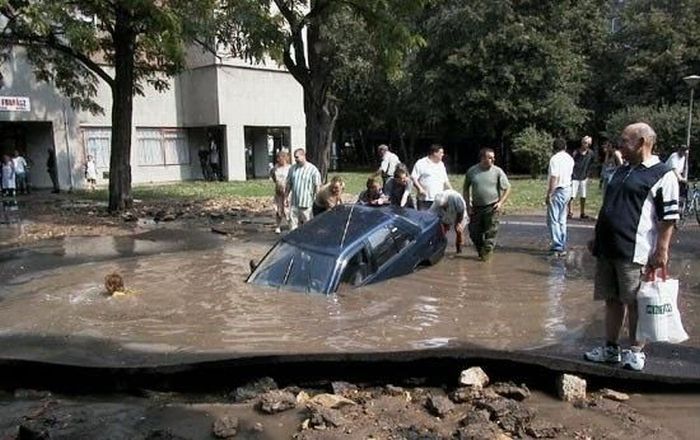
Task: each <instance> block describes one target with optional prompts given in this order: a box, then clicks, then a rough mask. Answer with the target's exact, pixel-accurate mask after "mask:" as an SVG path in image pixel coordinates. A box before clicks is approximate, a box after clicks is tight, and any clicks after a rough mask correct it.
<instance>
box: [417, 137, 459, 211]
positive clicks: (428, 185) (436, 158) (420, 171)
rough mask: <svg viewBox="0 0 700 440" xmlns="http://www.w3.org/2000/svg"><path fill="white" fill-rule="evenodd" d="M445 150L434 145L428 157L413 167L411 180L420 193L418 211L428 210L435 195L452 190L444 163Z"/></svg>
mask: <svg viewBox="0 0 700 440" xmlns="http://www.w3.org/2000/svg"><path fill="white" fill-rule="evenodd" d="M444 156H445V150H444V148H442V146H441V145H437V144H433V145H431V146H430V149H429V150H428V155H427V156H425V157H424V158H422V159H419V160H418V161H417V162H416V164H415V165H413V171H412V172H411V179H412V180H413V185H414V186H415V187H416V191H417V192H418V209H419V210H427V209H430V206H431V205H432V204H433V200H434V199H435V194H437V193H439V192H441V191H444V190H446V189H452V185H451V184H450V180H449V178H448V177H447V169H446V168H445V164H444V163H443V162H442V158H443V157H444Z"/></svg>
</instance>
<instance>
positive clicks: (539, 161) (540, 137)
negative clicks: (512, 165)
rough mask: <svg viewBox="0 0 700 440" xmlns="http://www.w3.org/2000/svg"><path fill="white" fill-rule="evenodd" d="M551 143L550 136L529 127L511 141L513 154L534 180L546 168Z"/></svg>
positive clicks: (552, 140)
mask: <svg viewBox="0 0 700 440" xmlns="http://www.w3.org/2000/svg"><path fill="white" fill-rule="evenodd" d="M552 142H554V138H553V137H552V135H550V134H549V133H547V132H546V131H541V130H538V129H537V128H535V127H533V126H530V127H528V128H526V129H525V130H523V131H521V132H520V133H518V134H517V135H516V136H515V138H514V139H513V154H515V157H516V158H517V159H518V160H519V161H522V163H523V164H524V165H525V166H527V169H528V170H529V171H530V175H531V176H532V177H533V178H536V177H537V176H538V175H539V174H540V173H541V172H543V171H544V170H545V169H546V168H547V164H548V162H549V156H550V154H551V152H552Z"/></svg>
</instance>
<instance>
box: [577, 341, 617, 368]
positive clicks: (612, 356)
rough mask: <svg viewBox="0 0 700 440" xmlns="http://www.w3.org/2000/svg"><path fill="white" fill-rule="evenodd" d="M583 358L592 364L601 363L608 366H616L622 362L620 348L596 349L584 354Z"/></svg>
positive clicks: (607, 346)
mask: <svg viewBox="0 0 700 440" xmlns="http://www.w3.org/2000/svg"><path fill="white" fill-rule="evenodd" d="M583 358H584V359H586V360H587V361H591V362H600V363H606V364H616V363H618V362H620V361H621V360H622V356H620V347H611V346H609V345H606V346H605V347H595V348H594V349H593V350H591V351H587V352H585V353H584V354H583Z"/></svg>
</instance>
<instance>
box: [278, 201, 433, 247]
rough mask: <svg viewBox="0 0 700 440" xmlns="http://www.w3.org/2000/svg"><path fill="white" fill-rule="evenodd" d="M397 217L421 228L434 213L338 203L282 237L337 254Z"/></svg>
mask: <svg viewBox="0 0 700 440" xmlns="http://www.w3.org/2000/svg"><path fill="white" fill-rule="evenodd" d="M398 216H401V217H403V218H405V219H406V220H407V221H408V222H409V223H413V224H414V225H415V226H417V227H420V228H421V229H422V228H424V227H425V226H427V225H428V224H429V223H430V222H431V220H432V221H434V215H431V214H428V213H427V212H419V211H416V210H414V209H403V208H398V207H393V206H392V207H383V208H377V207H369V206H362V205H338V206H336V207H335V208H333V209H331V210H330V211H327V212H325V213H323V214H322V215H319V216H317V217H314V218H313V219H312V220H311V221H310V222H309V223H306V224H305V225H303V226H302V227H301V228H298V229H295V230H294V231H292V232H290V233H289V234H287V235H286V236H285V237H284V238H283V239H282V240H283V241H285V242H288V243H290V244H293V245H295V246H299V247H303V248H307V249H313V250H316V251H319V252H323V253H326V254H330V255H339V254H340V253H341V252H342V251H343V250H344V249H347V248H349V247H351V246H353V245H354V244H355V243H356V242H358V241H362V240H363V239H364V238H365V237H366V236H367V234H368V233H369V232H371V231H373V230H374V229H376V228H377V227H379V226H382V225H384V224H387V223H390V222H391V221H392V220H393V219H394V218H396V217H398Z"/></svg>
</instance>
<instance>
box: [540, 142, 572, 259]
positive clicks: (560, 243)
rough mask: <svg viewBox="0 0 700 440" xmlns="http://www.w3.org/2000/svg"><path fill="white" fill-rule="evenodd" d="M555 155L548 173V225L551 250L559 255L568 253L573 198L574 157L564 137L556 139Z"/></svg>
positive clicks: (550, 162) (546, 200)
mask: <svg viewBox="0 0 700 440" xmlns="http://www.w3.org/2000/svg"><path fill="white" fill-rule="evenodd" d="M554 151H555V153H554V155H553V156H552V157H551V158H550V159H549V169H548V173H547V195H546V196H545V203H546V204H547V227H548V229H549V238H550V241H551V245H550V248H549V251H550V252H552V253H554V254H555V255H557V256H564V255H566V238H567V237H566V235H567V234H566V218H567V204H568V203H569V199H570V198H571V175H572V173H573V171H574V159H572V158H571V155H569V153H567V152H566V141H565V140H564V139H561V138H560V139H555V140H554Z"/></svg>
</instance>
